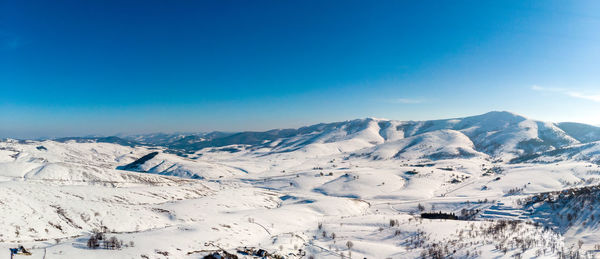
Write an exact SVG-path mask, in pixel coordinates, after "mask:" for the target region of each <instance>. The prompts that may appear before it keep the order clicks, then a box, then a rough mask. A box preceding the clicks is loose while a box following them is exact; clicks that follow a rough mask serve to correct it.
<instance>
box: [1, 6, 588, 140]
mask: <svg viewBox="0 0 600 259" xmlns="http://www.w3.org/2000/svg"><path fill="white" fill-rule="evenodd" d="M599 13H600V2H599V1H573V2H565V1H502V2H494V3H491V2H482V1H452V2H445V1H414V2H409V1H376V2H372V1H327V2H323V1H302V2H291V1H258V2H236V1H231V2H223V1H214V2H209V1H200V2H178V3H172V2H164V1H139V2H136V1H128V2H127V3H122V2H96V3H92V2H89V1H58V2H54V1H53V2H52V3H50V2H46V1H4V2H1V3H0V17H2V19H0V93H1V94H0V111H2V112H0V138H2V137H20V138H30V137H40V136H81V135H88V134H101V135H112V134H115V133H147V132H173V131H187V132H198V131H212V130H221V131H241V130H266V129H271V128H288V127H298V126H304V125H308V124H313V123H319V122H332V121H342V120H348V119H355V118H364V117H377V118H388V119H396V120H429V119H442V118H453V117H464V116H471V115H477V114H482V113H486V112H488V111H492V110H505V111H511V112H515V113H518V114H521V115H524V116H526V117H529V118H532V119H537V120H544V121H575V122H583V123H588V124H595V125H599V124H600V114H599V113H598V111H599V110H600V44H598V43H599V42H600V33H598V28H600V15H598V14H599Z"/></svg>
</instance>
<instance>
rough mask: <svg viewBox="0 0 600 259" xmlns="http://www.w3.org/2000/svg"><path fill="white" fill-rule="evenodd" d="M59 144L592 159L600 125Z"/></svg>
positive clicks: (480, 123)
mask: <svg viewBox="0 0 600 259" xmlns="http://www.w3.org/2000/svg"><path fill="white" fill-rule="evenodd" d="M56 141H60V142H65V141H77V142H105V143H116V144H120V145H125V146H136V145H144V146H161V147H165V148H167V149H168V151H170V152H173V153H180V154H185V153H193V152H196V151H199V150H202V149H205V148H212V149H214V150H221V151H229V152H236V151H239V150H241V149H246V150H260V151H261V152H267V153H279V152H292V151H297V150H304V151H311V152H318V154H330V153H349V154H350V155H351V156H358V157H368V158H372V159H392V158H396V159H402V158H406V159H414V158H438V159H439V158H453V157H473V156H489V157H490V158H492V159H501V160H505V161H507V160H515V161H523V160H529V159H538V160H539V158H540V157H541V156H544V155H548V156H552V157H556V156H568V157H570V158H573V157H576V156H581V154H588V153H589V155H588V156H587V159H596V153H595V152H594V150H595V148H597V147H598V146H599V145H600V144H599V143H597V141H600V127H596V126H591V125H586V124H581V123H571V122H565V123H550V122H543V121H537V120H531V119H528V118H526V117H523V116H520V115H518V114H514V113H510V112H498V111H493V112H489V113H486V114H482V115H477V116H471V117H464V118H454V119H442V120H430V121H395V120H383V119H373V118H367V119H357V120H351V121H344V122H334V123H320V124H316V125H311V126H306V127H301V128H298V129H274V130H269V131H263V132H255V131H246V132H235V133H228V132H210V133H190V134H182V133H177V134H165V133H158V134H145V135H128V136H121V137H114V136H112V137H87V138H86V137H78V138H61V139H56ZM586 151H587V153H586ZM569 154H570V155H569ZM598 157H599V158H600V155H598Z"/></svg>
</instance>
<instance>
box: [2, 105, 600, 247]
mask: <svg viewBox="0 0 600 259" xmlns="http://www.w3.org/2000/svg"><path fill="white" fill-rule="evenodd" d="M599 139H600V128H598V127H594V126H589V125H584V124H576V123H550V122H542V121H536V120H532V119H528V118H525V117H523V116H520V115H517V114H513V113H509V112H490V113H486V114H483V115H478V116H472V117H465V118H454V119H444V120H433V121H395V120H385V119H373V118H367V119H357V120H351V121H344V122H335V123H321V124H316V125H311V126H306V127H302V128H298V129H277V130H270V131H265V132H238V133H223V132H213V133H197V134H196V133H194V134H181V133H177V134H148V135H135V136H120V137H86V138H63V139H57V140H45V141H29V140H20V141H17V140H4V141H0V207H1V208H2V210H3V212H4V213H3V214H1V215H0V246H1V247H4V248H9V247H15V246H18V245H24V246H26V247H27V248H30V249H31V251H32V252H33V255H32V257H31V258H43V255H44V253H46V254H47V257H48V258H49V257H61V258H82V257H89V258H103V257H111V258H165V257H168V258H199V257H202V256H205V255H207V254H211V253H215V252H216V253H221V255H224V254H225V252H228V253H233V254H236V255H237V256H238V257H240V258H256V257H253V256H252V255H249V254H253V253H258V252H257V251H258V250H259V249H263V250H264V251H265V252H267V253H268V254H269V255H270V256H271V257H270V258H280V257H277V256H282V257H285V258H307V257H309V256H314V257H315V258H340V257H341V256H342V255H343V256H344V257H348V256H350V255H351V256H352V257H360V258H363V257H367V258H420V257H426V258H427V257H435V256H437V255H445V256H451V257H454V258H474V257H481V258H492V257H493V258H503V257H507V258H508V257H526V258H537V257H547V258H556V257H560V256H568V255H569V253H571V254H570V255H574V254H575V253H583V252H584V251H588V252H586V253H588V254H589V255H590V256H593V255H594V253H596V252H594V251H596V250H595V248H594V246H595V245H596V244H597V243H600V238H598V236H600V235H599V234H600V228H599V227H597V224H595V222H598V221H597V220H587V219H585V218H584V216H585V217H592V215H594V217H599V218H600V214H598V215H595V214H594V213H596V210H595V209H591V210H590V211H586V212H585V213H577V214H574V213H573V211H574V210H575V209H574V208H579V209H580V206H579V205H578V204H577V203H576V201H578V199H577V198H573V197H574V196H577V195H578V193H582V192H583V193H586V195H587V196H586V199H585V202H586V204H587V205H586V206H591V208H595V207H596V206H599V207H600V204H596V203H597V202H596V200H595V199H593V197H594V196H593V195H590V194H589V192H588V191H587V190H588V189H590V190H594V191H595V190H597V187H594V186H598V185H599V184H600V166H599V164H600V140H599ZM592 187H593V188H592ZM586 188H587V189H586ZM561 193H562V194H561ZM549 195H550V196H549ZM588 196H589V197H588ZM536 197H537V198H536ZM548 197H550V198H548ZM566 198H568V199H566ZM555 199H558V200H560V201H561V202H562V200H564V202H562V203H560V207H556V206H558V205H556V206H555V205H553V204H554V203H552V201H553V200H555ZM575 205H577V206H575ZM422 212H438V213H439V212H442V213H443V214H435V213H434V214H430V215H434V216H436V215H437V217H439V216H444V217H449V218H450V219H452V217H456V218H457V219H459V220H439V219H428V218H426V217H427V215H426V214H423V215H421V213H422ZM556 212H558V213H559V214H556V215H555V213H556ZM563 214H564V215H563ZM569 214H571V216H568V215H569ZM573 215H576V216H573ZM568 218H573V219H575V221H571V220H570V219H568ZM516 220H518V221H516ZM588 223H589V224H592V225H589V224H588ZM574 224H575V225H574ZM577 224H586V225H585V226H581V225H577ZM95 230H103V231H105V232H107V233H106V235H109V236H115V237H117V238H119V239H121V240H123V241H124V244H127V247H121V249H119V250H105V249H88V248H87V241H88V239H89V238H90V236H92V235H93V234H92V232H94V231H95ZM580 240H581V242H579V241H580ZM130 241H132V242H133V243H130ZM348 242H350V243H351V245H350V244H349V243H348ZM446 248H447V249H446ZM249 249H250V250H251V249H254V252H252V251H249ZM259 257H260V256H259Z"/></svg>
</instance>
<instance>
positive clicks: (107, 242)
mask: <svg viewBox="0 0 600 259" xmlns="http://www.w3.org/2000/svg"><path fill="white" fill-rule="evenodd" d="M123 246H134V243H133V241H131V242H129V244H123V240H119V239H118V238H117V237H114V236H112V237H110V238H109V237H107V236H106V234H105V232H103V231H97V230H95V231H94V232H93V233H92V235H91V236H90V238H89V239H88V241H87V247H88V248H91V249H97V248H104V249H121V248H122V247H123Z"/></svg>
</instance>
